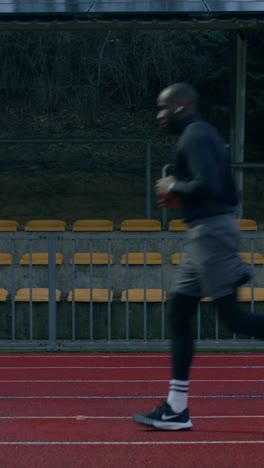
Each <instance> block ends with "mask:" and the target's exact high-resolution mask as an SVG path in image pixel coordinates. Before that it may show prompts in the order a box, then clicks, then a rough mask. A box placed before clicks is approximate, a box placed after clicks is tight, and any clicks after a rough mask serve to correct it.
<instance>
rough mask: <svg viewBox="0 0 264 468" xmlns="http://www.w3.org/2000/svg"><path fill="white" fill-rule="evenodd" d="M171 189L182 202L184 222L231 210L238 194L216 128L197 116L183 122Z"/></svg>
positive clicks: (187, 118) (227, 157)
mask: <svg viewBox="0 0 264 468" xmlns="http://www.w3.org/2000/svg"><path fill="white" fill-rule="evenodd" d="M181 125H182V133H181V136H180V137H179V140H178V142H177V146H176V154H175V168H174V175H175V177H176V182H175V184H174V185H173V187H172V188H171V190H170V191H171V192H173V193H175V195H177V196H178V197H179V198H180V200H181V205H182V217H183V219H184V220H185V221H191V220H193V219H197V218H203V217H209V216H216V215H218V214H224V213H231V212H233V211H234V208H235V206H236V205H237V204H238V197H237V193H236V188H235V184H234V180H233V175H232V169H231V166H230V161H229V155H228V152H227V150H226V147H225V145H224V142H223V140H222V138H221V137H220V135H219V133H218V132H217V130H216V129H215V128H214V127H212V126H211V125H210V124H209V123H207V122H205V121H203V120H201V119H200V118H199V117H198V116H197V115H189V116H188V117H186V118H185V119H183V120H182V122H181Z"/></svg>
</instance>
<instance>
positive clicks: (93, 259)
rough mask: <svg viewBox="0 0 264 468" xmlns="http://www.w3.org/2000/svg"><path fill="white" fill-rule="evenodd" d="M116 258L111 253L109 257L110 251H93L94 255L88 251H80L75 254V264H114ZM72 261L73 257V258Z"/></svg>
mask: <svg viewBox="0 0 264 468" xmlns="http://www.w3.org/2000/svg"><path fill="white" fill-rule="evenodd" d="M113 261H114V258H113V255H110V257H109V258H108V253H97V252H95V253H93V254H92V255H91V254H90V253H87V252H78V253H76V254H75V255H74V264H75V265H90V264H91V263H92V264H93V265H108V262H109V264H110V265H112V264H113ZM71 263H72V258H71Z"/></svg>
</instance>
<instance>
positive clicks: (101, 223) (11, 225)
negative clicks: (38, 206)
mask: <svg viewBox="0 0 264 468" xmlns="http://www.w3.org/2000/svg"><path fill="white" fill-rule="evenodd" d="M237 222H238V224H239V227H240V229H241V230H242V231H257V229H258V226H257V223H256V221H254V220H252V219H238V220H237ZM66 226H67V224H66V222H65V221H62V220H43V219H40V220H31V221H28V222H27V223H26V224H25V226H24V231H27V232H38V231H41V232H42V231H47V232H52V231H53V232H64V231H65V230H66ZM18 227H19V223H18V222H17V221H15V220H0V232H15V231H17V230H18ZM186 228H187V226H186V224H185V223H184V222H183V221H182V220H181V219H173V220H172V221H170V222H169V223H168V231H171V232H175V231H179V232H181V231H186ZM71 230H72V231H73V232H98V231H101V232H111V231H113V230H114V223H113V221H111V220H107V219H82V220H78V221H75V222H74V223H73V225H72V229H71ZM161 230H162V226H161V222H160V221H159V220H157V219H126V220H124V221H122V222H121V224H120V231H123V232H132V231H137V232H139V231H142V232H143V231H144V232H146V231H151V232H154V231H161Z"/></svg>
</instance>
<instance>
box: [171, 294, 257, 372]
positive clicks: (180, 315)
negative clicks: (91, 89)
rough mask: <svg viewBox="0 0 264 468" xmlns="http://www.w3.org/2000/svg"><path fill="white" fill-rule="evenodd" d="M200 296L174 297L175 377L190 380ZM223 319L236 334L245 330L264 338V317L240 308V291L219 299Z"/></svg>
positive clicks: (173, 364)
mask: <svg viewBox="0 0 264 468" xmlns="http://www.w3.org/2000/svg"><path fill="white" fill-rule="evenodd" d="M198 302H199V298H195V297H191V296H186V295H185V294H179V293H175V294H174V296H173V297H172V300H171V306H170V319H171V351H172V378H173V379H178V380H188V379H189V370H190V366H191V362H192V357H193V353H194V338H193V330H192V317H193V315H194V314H195V313H196V311H197V305H198ZM215 304H216V306H217V310H218V313H219V317H220V319H222V320H223V321H224V322H225V323H226V324H227V326H228V328H229V329H230V330H231V331H232V332H233V333H242V334H245V335H249V336H254V337H255V338H259V339H264V316H259V315H255V314H251V313H244V312H241V311H240V308H239V304H238V302H237V293H236V292H234V293H232V294H229V295H228V296H224V297H221V298H219V299H216V300H215Z"/></svg>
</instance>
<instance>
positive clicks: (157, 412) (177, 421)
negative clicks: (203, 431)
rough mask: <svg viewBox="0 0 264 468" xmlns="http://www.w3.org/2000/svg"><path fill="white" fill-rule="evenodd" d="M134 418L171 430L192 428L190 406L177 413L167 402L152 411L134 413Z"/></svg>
mask: <svg viewBox="0 0 264 468" xmlns="http://www.w3.org/2000/svg"><path fill="white" fill-rule="evenodd" d="M133 420H134V421H135V422H136V423H139V424H143V425H144V426H153V427H156V428H157V429H165V430H170V431H186V430H189V429H191V428H192V422H191V420H190V416H189V410H188V408H186V409H185V410H184V411H182V412H181V413H179V414H177V413H174V411H172V409H171V407H170V405H169V404H168V403H167V402H165V403H164V404H163V405H161V406H159V407H158V408H155V409H154V410H153V411H152V412H151V413H148V414H134V416H133Z"/></svg>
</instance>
